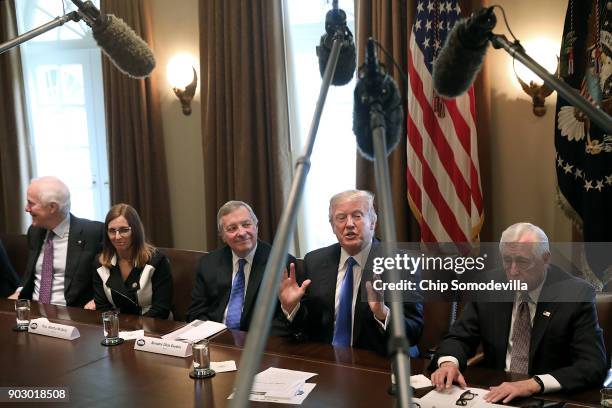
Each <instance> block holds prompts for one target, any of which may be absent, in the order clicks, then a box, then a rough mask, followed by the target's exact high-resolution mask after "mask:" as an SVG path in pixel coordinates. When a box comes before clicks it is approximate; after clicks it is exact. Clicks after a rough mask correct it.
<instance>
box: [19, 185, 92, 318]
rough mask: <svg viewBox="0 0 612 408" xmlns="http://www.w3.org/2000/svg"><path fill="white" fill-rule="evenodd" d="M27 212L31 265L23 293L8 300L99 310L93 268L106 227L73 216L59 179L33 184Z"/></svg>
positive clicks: (28, 264)
mask: <svg viewBox="0 0 612 408" xmlns="http://www.w3.org/2000/svg"><path fill="white" fill-rule="evenodd" d="M25 211H26V212H27V213H29V214H30V216H31V217H32V225H31V226H30V228H28V246H29V252H28V262H27V267H26V271H25V274H24V279H23V287H22V288H18V289H17V291H16V292H15V293H14V294H13V295H11V296H10V298H14V299H16V298H17V297H19V298H20V299H31V300H35V301H38V302H39V303H43V304H54V305H60V306H77V307H85V308H86V309H95V304H94V302H93V284H92V276H93V274H92V265H93V261H94V258H95V256H96V255H97V254H98V253H99V252H100V250H101V244H102V234H103V233H104V224H102V223H101V222H98V221H90V220H86V219H83V218H77V217H75V216H74V215H72V214H71V213H70V191H69V189H68V187H67V186H66V184H64V183H63V182H62V181H61V180H59V179H58V178H56V177H41V178H38V179H34V180H32V182H31V183H30V185H29V187H28V191H27V204H26V207H25Z"/></svg>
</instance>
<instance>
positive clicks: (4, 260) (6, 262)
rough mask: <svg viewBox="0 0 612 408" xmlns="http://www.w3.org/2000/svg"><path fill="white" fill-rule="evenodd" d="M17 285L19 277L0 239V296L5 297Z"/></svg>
mask: <svg viewBox="0 0 612 408" xmlns="http://www.w3.org/2000/svg"><path fill="white" fill-rule="evenodd" d="M17 286H19V277H18V276H17V274H16V273H15V270H14V269H13V265H11V261H10V259H9V257H8V255H7V253H6V250H5V249H4V245H2V241H0V297H7V296H9V295H10V294H11V293H13V292H14V291H15V289H16V288H17Z"/></svg>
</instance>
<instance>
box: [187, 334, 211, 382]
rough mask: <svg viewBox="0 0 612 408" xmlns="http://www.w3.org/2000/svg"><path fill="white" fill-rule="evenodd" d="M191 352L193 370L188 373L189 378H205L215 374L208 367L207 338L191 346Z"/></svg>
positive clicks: (208, 351) (208, 350) (208, 349)
mask: <svg viewBox="0 0 612 408" xmlns="http://www.w3.org/2000/svg"><path fill="white" fill-rule="evenodd" d="M191 351H192V353H193V370H192V371H191V372H190V373H189V376H190V377H191V378H207V377H212V376H213V375H215V371H214V370H212V369H211V368H210V346H209V343H208V340H206V339H204V340H201V341H199V342H198V343H194V344H193V345H192V346H191Z"/></svg>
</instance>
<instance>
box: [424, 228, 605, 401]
mask: <svg viewBox="0 0 612 408" xmlns="http://www.w3.org/2000/svg"><path fill="white" fill-rule="evenodd" d="M500 251H501V255H502V259H503V264H504V270H505V274H506V277H507V279H508V280H519V281H521V282H522V283H525V284H526V285H527V288H528V290H527V291H525V292H519V293H516V295H515V297H514V302H513V303H512V302H498V303H492V302H470V303H468V304H467V305H466V306H465V308H464V310H463V312H462V314H461V317H460V318H459V319H458V320H457V321H456V322H455V323H454V324H453V326H452V328H451V329H450V332H449V334H448V335H447V336H446V337H445V339H444V340H443V341H442V343H441V344H440V347H439V349H438V350H437V353H436V356H435V357H434V359H433V361H432V367H434V368H437V369H436V371H434V373H433V374H432V375H431V381H432V383H433V385H434V386H436V388H437V389H439V390H440V389H443V388H448V387H450V386H451V384H452V383H453V382H456V383H458V384H459V385H460V386H461V387H465V386H466V382H465V379H464V377H463V375H462V374H461V372H463V371H464V370H465V369H466V362H467V359H468V358H469V357H471V356H472V355H474V353H475V352H476V348H477V347H478V345H479V344H481V343H482V347H483V352H484V362H483V365H484V366H485V367H488V368H493V369H497V370H505V371H508V372H513V373H519V374H524V375H528V376H530V377H531V378H529V379H526V380H521V381H513V382H503V383H501V384H499V385H497V386H494V387H491V388H490V391H489V392H488V393H487V394H486V395H485V396H484V398H485V400H486V401H488V402H498V401H503V402H504V403H507V402H509V401H511V400H512V399H514V398H517V397H528V396H531V395H533V394H538V393H547V392H556V391H564V392H574V391H577V390H580V389H584V388H588V387H595V386H600V385H601V383H602V380H603V377H604V374H605V370H606V357H605V356H606V354H605V350H604V345H603V338H602V331H601V328H600V327H599V324H598V322H597V313H596V309H595V302H594V300H595V293H594V290H593V288H592V287H591V285H589V284H588V283H587V282H585V281H583V280H581V279H578V278H575V277H573V276H571V275H569V274H567V273H565V272H563V271H562V270H560V269H559V268H558V267H556V266H554V265H552V264H551V263H550V257H551V254H550V249H549V244H548V237H547V236H546V234H545V233H544V231H542V230H541V229H540V228H539V227H537V226H535V225H533V224H529V223H518V224H514V225H512V226H510V227H509V228H508V229H506V230H505V231H504V232H503V233H502V236H501V239H500Z"/></svg>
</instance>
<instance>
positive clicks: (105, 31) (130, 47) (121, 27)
mask: <svg viewBox="0 0 612 408" xmlns="http://www.w3.org/2000/svg"><path fill="white" fill-rule="evenodd" d="M72 2H73V3H74V4H75V5H76V6H77V7H78V9H79V10H78V13H79V15H80V16H81V18H82V19H83V20H84V21H85V22H86V23H87V25H88V26H90V27H91V31H92V33H93V37H94V39H95V40H96V43H97V44H98V45H99V46H100V48H102V51H103V52H104V53H105V54H106V55H107V56H108V57H109V58H110V60H111V61H112V62H113V64H114V65H115V66H116V67H117V68H118V69H119V70H120V71H121V72H123V73H125V74H127V75H129V76H131V77H134V78H144V77H146V76H148V75H150V74H151V72H152V71H153V68H155V57H154V56H153V52H152V51H151V50H150V49H149V46H148V45H147V43H146V42H145V41H144V40H143V39H142V38H140V37H139V36H138V34H136V32H135V31H134V30H132V29H131V28H130V27H129V26H128V25H127V24H126V23H125V22H124V21H123V20H122V19H120V18H118V17H116V16H114V15H112V14H106V15H102V14H100V10H98V9H97V8H96V6H95V5H94V4H93V3H92V2H91V1H86V2H83V1H81V0H72Z"/></svg>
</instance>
